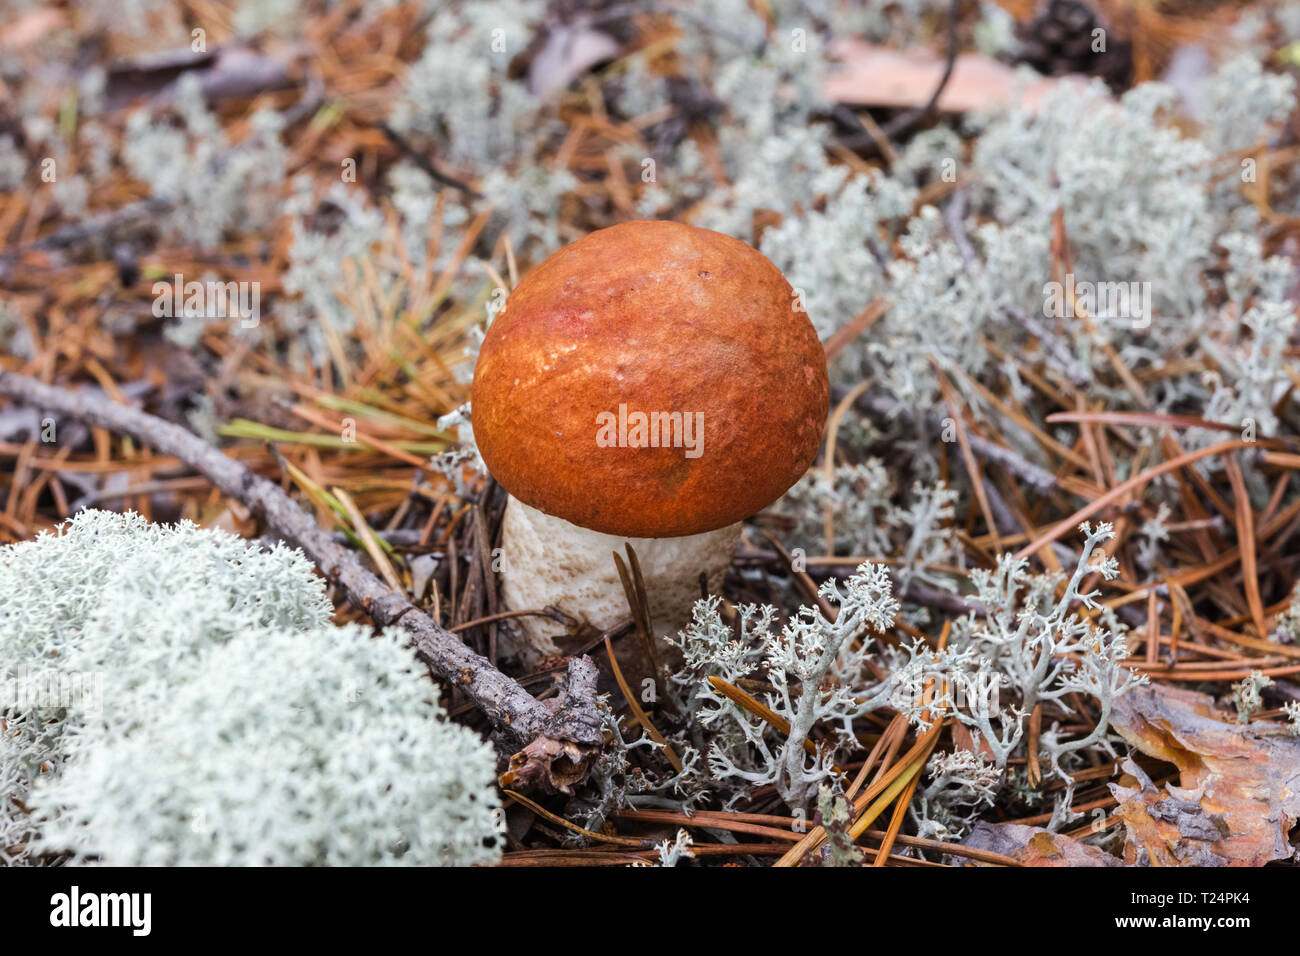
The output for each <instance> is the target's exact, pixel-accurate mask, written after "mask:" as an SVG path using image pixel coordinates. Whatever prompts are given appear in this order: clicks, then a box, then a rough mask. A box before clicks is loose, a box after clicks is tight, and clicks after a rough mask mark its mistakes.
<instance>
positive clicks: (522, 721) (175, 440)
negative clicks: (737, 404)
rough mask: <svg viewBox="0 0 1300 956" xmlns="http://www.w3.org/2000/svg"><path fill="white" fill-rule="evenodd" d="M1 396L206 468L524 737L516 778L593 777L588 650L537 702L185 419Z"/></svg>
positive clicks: (48, 393) (18, 381) (558, 782)
mask: <svg viewBox="0 0 1300 956" xmlns="http://www.w3.org/2000/svg"><path fill="white" fill-rule="evenodd" d="M0 395H4V396H6V397H7V398H9V399H11V400H13V401H15V402H18V403H21V404H23V405H31V406H35V407H37V408H40V409H42V410H49V411H54V412H57V413H59V414H62V415H67V416H68V417H70V418H77V419H80V420H81V421H84V422H86V423H87V424H90V425H97V426H99V427H101V428H107V429H109V430H111V431H115V432H120V433H123V434H127V435H130V436H131V437H132V438H134V439H136V440H137V441H140V442H142V443H144V444H146V445H149V446H151V447H152V448H154V449H156V450H157V451H160V452H162V453H163V454H165V455H170V456H173V457H175V458H177V459H179V460H180V461H182V462H184V463H185V464H187V465H189V466H190V467H191V468H194V469H196V470H197V471H200V472H202V473H203V474H204V475H205V476H207V478H208V479H209V480H210V481H211V482H212V484H213V485H215V486H216V487H217V488H218V489H220V490H221V491H222V492H224V493H225V494H227V495H229V496H230V497H232V498H235V499H238V500H239V501H240V502H242V503H243V504H244V505H245V506H246V507H248V508H249V509H250V510H251V511H252V512H253V513H254V514H256V515H257V516H259V517H260V518H262V520H264V521H265V522H266V524H267V525H268V526H269V527H270V528H271V530H272V531H274V532H275V534H277V535H279V536H280V537H281V538H284V539H285V540H286V541H288V542H290V543H291V544H294V545H297V546H298V547H300V548H301V549H302V550H303V551H304V552H305V553H306V554H307V556H308V557H309V558H311V560H312V561H313V562H314V563H315V564H316V566H317V567H318V568H319V569H320V571H321V573H322V574H324V575H325V576H326V577H327V578H329V579H330V580H331V581H332V582H334V583H335V584H337V585H338V586H339V587H340V588H341V589H342V590H343V593H344V594H345V595H346V596H347V598H348V600H349V601H350V602H351V603H352V604H354V605H355V606H357V607H359V608H361V609H362V610H364V611H365V612H366V613H367V614H368V615H370V617H371V618H372V619H373V620H374V621H375V623H376V624H380V625H390V624H395V625H398V626H400V627H402V628H403V629H404V630H405V631H406V632H407V633H408V634H410V635H411V638H412V641H413V643H414V645H415V649H416V651H417V653H418V654H419V655H420V657H421V658H422V659H423V660H424V661H425V662H426V663H427V664H428V665H429V667H430V668H431V669H432V670H433V671H434V672H435V673H437V674H438V675H439V676H440V677H442V678H443V679H444V680H446V681H447V682H448V683H449V684H451V685H453V686H455V687H458V688H459V689H461V690H462V691H464V692H465V694H466V695H467V696H468V697H469V698H470V699H471V700H473V701H474V703H475V704H477V705H478V707H479V708H480V709H481V710H482V711H483V713H484V714H485V715H486V716H487V717H488V719H489V720H490V721H491V722H492V724H493V726H494V727H495V729H496V731H497V733H498V735H499V736H500V738H501V740H502V742H503V743H505V744H508V745H510V746H515V745H520V746H523V749H522V750H520V751H519V752H517V753H515V754H514V755H513V756H512V757H511V758H510V765H511V767H510V779H511V781H512V782H514V784H515V785H516V786H527V785H533V784H541V785H545V786H548V787H552V788H554V789H558V790H562V791H566V792H567V791H568V789H569V788H570V787H572V785H573V784H575V783H578V782H579V781H581V780H582V779H584V778H585V777H586V774H587V770H588V769H589V767H590V765H591V762H592V761H593V760H594V759H595V757H596V755H597V754H598V753H599V751H600V748H601V741H602V735H601V719H600V714H599V712H598V711H597V708H596V699H595V692H596V665H595V664H594V663H592V661H591V659H590V658H588V657H579V658H575V659H573V660H571V661H570V662H569V668H568V673H567V675H566V677H565V679H564V681H563V684H562V686H561V688H560V694H559V695H557V696H556V697H555V698H552V699H550V700H547V701H545V702H543V701H539V700H537V699H535V698H534V697H533V696H532V695H531V694H529V693H528V692H527V691H526V690H524V689H523V687H521V686H520V685H519V683H518V682H517V681H515V680H513V679H512V678H510V677H508V676H506V675H505V674H503V673H501V672H500V671H499V670H497V669H496V668H495V667H493V666H492V664H491V662H489V661H488V659H487V658H485V657H482V656H480V655H478V654H476V653H474V652H473V651H472V650H470V649H469V648H468V647H466V646H465V645H464V644H462V643H461V642H460V640H459V639H457V638H456V636H455V635H453V634H451V633H449V632H448V631H447V630H446V629H445V628H443V627H441V626H439V625H438V624H437V623H435V622H434V621H433V620H432V619H431V618H430V617H429V616H428V615H426V614H425V613H424V612H423V611H421V610H420V609H419V608H417V607H416V606H415V605H413V604H412V603H411V602H410V601H408V600H407V599H406V598H405V597H403V596H402V595H401V594H399V593H398V592H396V591H394V590H392V589H391V588H389V587H388V586H387V585H385V584H384V582H383V581H381V580H380V579H379V578H378V577H376V576H375V575H374V574H372V573H371V572H370V571H369V570H367V569H366V568H365V567H364V566H363V565H362V564H361V561H360V560H359V559H358V557H357V555H356V554H355V553H354V552H352V551H349V550H347V549H346V548H343V547H341V546H340V545H339V544H337V543H336V542H335V540H334V537H333V535H332V534H331V533H330V531H327V530H326V529H324V528H321V527H319V526H318V525H317V524H316V522H315V521H314V520H313V519H312V518H311V517H310V516H309V515H308V514H307V513H306V512H304V511H303V510H302V509H301V508H300V507H299V506H298V505H297V503H295V502H294V501H293V499H291V498H290V497H289V496H288V495H287V494H285V493H284V492H283V491H282V490H281V489H280V488H279V487H278V486H277V485H276V484H275V483H274V482H272V481H270V480H269V479H267V478H264V477H262V476H261V475H258V474H256V473H254V472H253V471H251V470H250V469H249V468H247V467H246V466H245V465H243V464H241V463H240V462H238V461H235V460H234V459H233V458H230V457H228V456H226V455H225V454H223V453H222V452H221V451H220V450H218V449H216V448H213V447H212V446H211V445H209V444H208V443H207V442H205V441H203V440H202V439H201V438H198V437H197V436H195V435H193V434H191V433H190V432H188V431H186V430H185V429H184V428H181V427H180V426H179V425H174V424H172V423H171V422H167V421H164V420H162V419H161V418H157V417H155V416H153V415H149V414H147V413H145V412H142V411H140V410H139V409H135V408H130V407H128V406H126V405H119V404H117V403H115V402H110V401H104V400H102V399H100V398H98V397H95V398H94V399H93V400H92V398H91V396H89V395H84V394H78V393H76V392H72V391H69V390H67V389H64V388H58V387H54V386H50V385H44V384H42V383H41V382H38V381H37V380H36V379H33V378H29V377H27V376H25V375H19V374H17V373H15V372H7V371H0Z"/></svg>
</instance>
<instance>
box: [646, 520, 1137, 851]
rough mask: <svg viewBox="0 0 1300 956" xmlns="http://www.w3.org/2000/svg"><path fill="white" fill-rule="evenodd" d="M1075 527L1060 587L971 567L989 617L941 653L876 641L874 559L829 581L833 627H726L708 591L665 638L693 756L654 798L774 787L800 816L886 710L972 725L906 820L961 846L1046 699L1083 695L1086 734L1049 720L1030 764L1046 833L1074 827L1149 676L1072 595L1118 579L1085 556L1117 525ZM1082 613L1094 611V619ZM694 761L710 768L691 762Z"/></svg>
mask: <svg viewBox="0 0 1300 956" xmlns="http://www.w3.org/2000/svg"><path fill="white" fill-rule="evenodd" d="M1082 531H1083V534H1084V542H1083V548H1082V553H1081V555H1080V557H1079V560H1078V563H1077V566H1076V567H1075V569H1074V571H1073V573H1072V574H1070V575H1069V577H1068V579H1067V578H1066V576H1065V575H1063V574H1038V575H1035V574H1030V573H1029V571H1028V565H1027V563H1026V562H1025V561H1019V560H1015V559H1013V558H1012V557H1011V556H1010V555H1004V556H1003V557H1002V558H1001V559H1000V560H999V562H998V566H997V569H996V570H993V571H989V570H985V569H977V570H974V571H971V572H970V579H971V584H972V585H973V586H974V588H975V591H976V595H977V596H978V599H979V600H980V601H981V602H982V603H983V605H984V607H985V608H986V609H987V610H988V612H989V613H988V614H987V615H986V616H985V615H979V616H977V615H975V614H973V613H972V614H970V615H968V616H966V617H963V618H959V619H957V620H956V621H955V622H954V626H953V628H952V632H951V636H950V639H949V642H948V645H947V647H946V648H944V649H943V650H936V649H934V648H931V647H930V646H929V645H927V644H926V643H925V642H921V641H917V642H913V643H910V644H902V645H900V646H890V645H888V644H886V643H885V642H883V641H879V640H877V635H879V634H881V633H885V632H887V631H888V630H890V629H891V628H892V627H893V622H894V618H895V616H896V615H897V614H898V613H899V610H900V605H899V602H898V601H897V600H896V599H895V597H894V596H893V584H892V581H891V577H890V574H889V572H888V571H887V569H886V568H885V567H884V566H882V565H878V564H864V565H862V566H861V567H859V568H858V570H857V572H856V573H855V574H853V575H852V576H850V577H849V578H848V579H847V580H845V581H842V582H839V581H836V580H835V579H830V580H828V581H827V582H825V583H824V584H823V585H822V587H821V590H820V596H821V597H822V598H824V599H825V600H826V601H827V602H828V603H829V604H830V606H832V607H833V608H837V609H838V611H837V615H836V619H835V620H834V621H833V622H832V621H829V620H827V618H826V617H825V616H824V615H823V613H822V612H821V611H820V610H818V609H816V608H812V607H804V608H801V609H800V610H799V613H798V614H797V615H795V617H794V618H793V619H792V620H790V621H788V622H787V623H785V625H784V626H778V622H779V617H778V614H779V612H778V610H777V609H776V608H773V607H767V606H749V605H741V606H738V607H737V608H736V609H735V610H736V614H737V618H738V620H737V621H736V622H735V624H734V625H733V624H729V623H727V622H725V621H724V620H723V619H722V615H721V612H720V610H719V608H720V604H719V601H718V599H717V598H709V599H706V600H702V601H699V602H698V603H697V604H696V605H695V613H694V620H693V621H692V623H691V625H690V626H689V627H687V628H686V629H685V630H684V631H683V632H682V633H681V634H680V635H678V637H677V638H676V639H675V640H674V641H673V643H674V644H675V645H676V646H677V647H678V648H679V649H680V650H681V652H682V657H683V664H682V666H681V668H680V669H679V671H678V672H677V673H676V674H675V675H674V676H673V677H672V678H671V680H670V681H669V688H668V689H669V692H670V694H671V695H672V696H673V698H674V703H675V705H676V711H677V713H679V714H681V715H682V720H681V724H682V728H681V729H680V730H678V731H675V732H674V733H673V734H671V735H670V736H669V742H670V743H671V744H673V745H674V746H675V747H677V748H678V751H679V752H682V753H687V754H690V755H692V757H693V759H692V761H691V762H690V763H689V764H688V763H687V761H686V760H685V759H684V760H683V763H684V764H685V765H686V766H685V767H684V770H683V772H682V773H681V774H679V775H677V776H676V777H674V778H672V779H671V780H670V781H661V782H660V784H659V786H658V789H660V790H668V789H671V790H673V791H674V792H675V793H677V794H679V795H687V798H688V800H689V799H699V798H700V794H701V792H702V791H711V792H713V793H714V794H715V795H718V796H721V797H722V798H723V799H724V801H725V800H726V799H728V798H735V799H742V798H744V796H745V795H746V794H749V793H752V789H753V788H755V787H762V786H772V787H773V788H774V789H775V790H776V792H777V793H778V794H779V795H780V796H781V798H782V800H783V801H784V802H785V803H786V804H787V806H789V807H790V808H791V810H793V811H795V812H802V813H807V812H808V811H809V810H810V809H811V808H812V802H813V800H814V799H815V797H816V794H817V790H818V787H819V786H825V785H833V786H843V785H844V784H845V783H846V782H847V781H845V779H844V778H843V776H842V775H841V774H839V773H837V772H836V770H835V767H834V764H835V763H836V761H839V760H841V759H842V758H843V757H845V756H846V755H848V754H850V753H852V752H855V751H856V750H858V749H860V746H861V745H860V741H859V740H858V738H857V736H856V731H855V726H854V722H855V721H856V720H858V719H859V718H861V717H863V716H864V715H866V714H868V713H871V712H872V711H875V710H878V709H880V708H884V707H888V708H890V709H892V710H893V711H894V712H896V713H898V714H902V715H904V716H906V717H907V718H908V719H909V721H911V722H912V723H913V724H915V725H917V726H920V727H926V726H930V725H932V724H933V722H934V721H935V720H937V719H940V718H941V717H945V716H947V717H950V718H951V719H952V720H953V721H955V722H956V723H958V724H960V725H962V726H964V727H965V728H966V729H967V731H968V739H969V741H970V749H968V750H956V751H953V752H950V753H939V754H936V755H935V756H934V757H933V758H932V759H931V761H930V763H929V765H928V766H927V768H926V775H927V778H928V782H927V783H926V784H925V785H923V786H922V787H920V788H919V790H918V799H917V801H916V802H915V803H914V804H913V806H912V808H911V811H910V813H911V815H912V817H913V820H914V822H915V824H916V826H917V828H918V832H919V833H920V834H921V835H922V836H928V837H934V838H940V839H953V838H959V837H960V836H961V835H962V834H963V833H964V832H966V831H967V830H968V829H969V828H970V826H972V825H973V824H974V822H975V821H976V820H977V819H978V817H979V814H980V813H981V812H983V811H985V810H987V809H988V808H989V807H990V806H992V805H993V803H994V802H995V800H997V798H998V797H999V796H1000V795H1001V794H1003V793H1004V792H1006V791H1008V790H1011V789H1013V788H1014V787H1015V783H1016V781H1015V780H1014V779H1012V777H1011V775H1010V774H1009V772H1008V768H1009V766H1010V764H1011V762H1012V758H1014V757H1024V756H1025V755H1026V748H1027V746H1028V739H1027V730H1028V720H1029V716H1030V714H1031V713H1032V712H1033V710H1034V708H1035V707H1037V706H1039V705H1040V704H1048V705H1051V706H1053V707H1055V708H1058V709H1059V710H1061V711H1063V712H1065V713H1067V714H1068V713H1071V712H1072V704H1071V701H1072V699H1073V695H1075V694H1078V695H1082V696H1084V697H1086V698H1091V699H1092V701H1093V702H1094V704H1095V708H1096V712H1097V721H1096V724H1095V726H1094V728H1093V729H1092V730H1091V731H1089V732H1088V733H1086V734H1071V733H1067V732H1066V731H1064V730H1062V729H1060V728H1059V727H1058V726H1057V724H1055V723H1048V724H1047V725H1045V726H1044V729H1043V730H1042V732H1041V734H1040V735H1039V740H1038V752H1037V754H1036V755H1035V756H1036V757H1037V758H1038V759H1039V761H1040V762H1041V765H1042V769H1043V774H1044V777H1047V778H1055V779H1058V780H1060V781H1061V782H1062V783H1063V787H1062V788H1061V790H1060V791H1059V793H1058V795H1057V798H1056V802H1055V805H1054V811H1053V815H1052V820H1051V822H1050V826H1051V827H1053V828H1059V827H1061V826H1063V825H1064V824H1066V823H1068V822H1069V821H1070V820H1072V819H1074V818H1075V815H1073V814H1072V813H1071V811H1070V803H1071V801H1072V798H1073V790H1074V785H1073V780H1072V776H1071V774H1072V771H1075V770H1077V769H1079V768H1080V767H1081V766H1082V765H1083V764H1084V763H1086V760H1085V757H1084V755H1085V754H1086V753H1088V752H1090V751H1092V752H1096V751H1101V752H1106V753H1112V754H1113V752H1114V751H1113V749H1112V747H1113V740H1112V737H1111V735H1110V729H1109V723H1110V712H1111V708H1112V707H1113V705H1114V702H1115V700H1116V698H1118V697H1119V696H1120V695H1122V694H1123V693H1124V692H1125V691H1127V690H1128V689H1129V688H1130V687H1132V686H1134V685H1136V684H1138V683H1141V682H1142V681H1144V680H1145V678H1144V677H1142V676H1140V675H1137V674H1135V673H1133V672H1132V671H1130V670H1128V669H1126V668H1125V667H1124V666H1122V662H1123V661H1124V659H1125V658H1126V657H1127V656H1128V647H1127V642H1126V640H1125V629H1124V627H1123V625H1121V624H1120V623H1119V622H1118V621H1117V620H1116V619H1115V617H1114V615H1113V614H1112V613H1111V612H1110V611H1108V610H1106V609H1103V608H1101V607H1100V606H1099V605H1098V604H1097V601H1096V597H1097V594H1096V592H1095V591H1081V590H1080V586H1081V584H1082V583H1083V582H1084V581H1085V580H1086V579H1087V577H1088V576H1089V575H1091V574H1099V575H1101V576H1102V577H1103V578H1107V579H1109V578H1111V577H1113V576H1114V575H1115V574H1116V573H1117V565H1116V563H1115V560H1114V559H1113V558H1110V557H1103V558H1102V559H1101V560H1096V561H1094V560H1093V557H1094V554H1095V553H1096V551H1097V548H1098V546H1099V545H1100V544H1101V543H1102V542H1104V541H1106V540H1108V539H1109V538H1110V537H1112V536H1113V531H1112V530H1111V528H1110V526H1109V525H1106V524H1101V525H1098V526H1097V527H1096V528H1092V527H1089V526H1087V525H1084V526H1083V527H1082ZM1058 587H1059V593H1058ZM1081 610H1083V611H1097V612H1099V613H1098V615H1097V618H1096V619H1095V620H1089V619H1087V618H1085V617H1084V616H1082V615H1080V613H1079V612H1080V611H1081ZM872 658H874V662H875V663H876V666H875V667H872V666H871V660H872ZM709 677H715V678H719V679H721V680H722V681H725V682H726V683H728V684H732V685H737V684H739V683H742V682H743V681H744V679H746V678H749V679H750V680H755V679H757V680H759V681H761V682H762V683H763V684H766V685H767V687H768V689H767V690H766V691H763V692H761V693H756V694H755V696H757V697H758V698H759V700H760V702H761V703H762V704H764V705H765V706H766V707H767V708H768V709H769V710H770V711H771V712H772V713H774V714H775V715H776V716H777V717H779V718H781V719H782V720H784V721H786V722H787V723H788V724H789V727H790V731H789V733H788V734H786V733H779V732H777V731H776V730H775V729H774V728H773V727H772V726H771V724H769V723H768V722H766V721H763V720H760V719H759V718H757V717H755V716H753V715H752V714H750V713H749V712H748V711H746V710H743V709H741V708H739V707H737V706H735V704H734V703H733V702H732V701H731V700H729V699H728V698H727V697H726V696H725V695H724V694H722V693H720V692H719V690H718V689H717V688H716V687H715V685H713V684H711V683H710V682H709V680H708V678H709ZM814 727H817V728H819V729H820V731H821V734H820V736H819V738H818V740H817V746H816V747H815V748H814V749H815V753H812V754H810V753H808V752H807V750H806V749H805V742H807V741H809V740H810V739H812V738H811V736H810V733H811V731H812V729H813V728H814ZM699 754H703V755H704V756H705V758H706V759H705V760H699V759H695V758H697V755H699ZM1081 762H1082V763H1081ZM642 783H643V784H644V781H642ZM654 789H656V788H655V787H654V786H642V787H641V791H642V792H644V791H649V790H654ZM654 799H656V798H654V797H653V796H644V795H638V794H636V793H631V794H627V795H626V803H627V804H628V805H654V803H653V801H654Z"/></svg>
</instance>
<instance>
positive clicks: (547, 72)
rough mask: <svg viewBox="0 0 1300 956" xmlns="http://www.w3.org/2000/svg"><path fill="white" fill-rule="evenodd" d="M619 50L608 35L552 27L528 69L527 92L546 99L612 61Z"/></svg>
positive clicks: (589, 29)
mask: <svg viewBox="0 0 1300 956" xmlns="http://www.w3.org/2000/svg"><path fill="white" fill-rule="evenodd" d="M622 49H623V48H622V47H621V46H620V45H619V43H618V41H617V40H615V39H614V38H613V37H612V36H610V35H609V34H608V33H602V32H600V31H599V30H593V29H591V28H589V27H569V26H560V27H556V28H555V29H554V30H552V31H551V32H550V35H548V36H547V38H546V43H545V44H544V45H543V46H542V49H541V50H540V51H539V52H538V54H537V55H536V56H535V57H533V62H532V64H531V65H530V66H529V68H528V88H529V90H530V91H532V93H533V94H534V95H535V96H540V97H547V96H550V95H551V94H552V93H554V92H556V91H557V90H562V89H564V88H565V87H566V86H568V85H569V84H570V83H572V82H573V81H574V80H576V79H577V78H578V77H580V76H582V74H584V73H586V72H587V71H588V70H589V69H591V68H592V67H593V66H595V65H596V64H597V63H604V62H605V61H606V60H613V59H616V58H617V57H618V55H619V53H621V52H622Z"/></svg>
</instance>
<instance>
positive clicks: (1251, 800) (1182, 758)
mask: <svg viewBox="0 0 1300 956" xmlns="http://www.w3.org/2000/svg"><path fill="white" fill-rule="evenodd" d="M1111 726H1112V727H1114V728H1115V730H1116V731H1118V732H1119V733H1120V734H1121V735H1122V736H1123V737H1124V739H1125V740H1126V741H1128V742H1129V744H1131V745H1132V746H1133V747H1136V748H1137V749H1138V750H1141V751H1142V752H1143V753H1146V754H1149V755H1151V756H1153V757H1157V758H1159V759H1160V760H1164V761H1167V762H1169V763H1172V764H1174V765H1175V766H1177V767H1178V769H1179V771H1180V780H1179V782H1180V783H1181V784H1182V786H1179V787H1175V786H1168V787H1165V788H1164V789H1160V788H1157V787H1156V786H1155V785H1154V784H1152V782H1151V780H1150V778H1148V777H1147V776H1146V775H1145V774H1144V773H1143V772H1142V771H1141V769H1140V768H1138V767H1137V766H1136V764H1134V763H1133V762H1132V761H1129V762H1127V763H1126V764H1125V767H1124V769H1125V771H1126V772H1127V773H1129V774H1131V775H1132V776H1133V777H1134V778H1135V779H1136V780H1137V782H1138V786H1137V787H1136V788H1132V789H1130V788H1126V787H1122V786H1120V785H1119V784H1111V792H1112V793H1114V795H1115V797H1116V799H1118V800H1119V809H1118V810H1117V811H1116V813H1117V815H1118V816H1119V817H1120V818H1121V819H1122V820H1123V821H1124V824H1125V826H1126V827H1127V828H1128V846H1127V848H1126V850H1125V854H1126V858H1127V859H1128V861H1129V862H1130V863H1139V864H1148V863H1149V864H1150V865H1153V866H1263V865H1264V864H1265V863H1268V862H1270V861H1272V860H1283V859H1287V858H1289V857H1291V856H1293V855H1294V848H1293V847H1292V845H1291V843H1290V842H1289V841H1288V839H1287V834H1288V832H1289V831H1290V830H1291V828H1292V827H1293V826H1295V823H1296V819H1297V817H1300V737H1296V736H1294V735H1292V734H1291V733H1290V731H1289V730H1287V728H1286V727H1284V726H1281V725H1279V724H1270V723H1263V722H1259V723H1254V724H1247V725H1242V724H1239V723H1237V722H1236V721H1235V720H1233V719H1231V718H1230V716H1229V715H1226V714H1224V713H1222V712H1220V711H1217V710H1216V709H1215V707H1214V700H1213V698H1211V697H1209V696H1207V695H1205V694H1197V693H1194V692H1192V691H1185V690H1178V689H1176V688H1169V687H1163V686H1158V685H1149V686H1146V687H1137V688H1134V689H1133V690H1131V691H1129V692H1128V693H1127V694H1125V695H1124V696H1122V697H1121V698H1119V700H1117V701H1116V703H1115V711H1114V714H1113V716H1112V717H1111Z"/></svg>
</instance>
